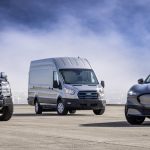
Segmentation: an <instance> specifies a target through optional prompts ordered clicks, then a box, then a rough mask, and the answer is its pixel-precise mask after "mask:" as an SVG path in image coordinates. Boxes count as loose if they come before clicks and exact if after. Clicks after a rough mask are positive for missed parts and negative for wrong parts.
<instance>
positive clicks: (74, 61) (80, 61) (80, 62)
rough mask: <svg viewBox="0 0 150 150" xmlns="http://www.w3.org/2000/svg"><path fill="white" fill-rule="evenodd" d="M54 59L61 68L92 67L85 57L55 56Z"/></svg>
mask: <svg viewBox="0 0 150 150" xmlns="http://www.w3.org/2000/svg"><path fill="white" fill-rule="evenodd" d="M54 60H55V63H56V65H57V67H58V68H59V69H65V68H84V69H91V66H90V63H89V62H88V60H87V59H85V58H80V57H59V58H54Z"/></svg>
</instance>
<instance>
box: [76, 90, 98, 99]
mask: <svg viewBox="0 0 150 150" xmlns="http://www.w3.org/2000/svg"><path fill="white" fill-rule="evenodd" d="M78 97H79V99H98V93H97V91H79V93H78Z"/></svg>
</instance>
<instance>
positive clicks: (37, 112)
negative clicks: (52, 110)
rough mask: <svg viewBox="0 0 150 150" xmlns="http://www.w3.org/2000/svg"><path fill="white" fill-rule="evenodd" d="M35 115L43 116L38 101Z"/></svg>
mask: <svg viewBox="0 0 150 150" xmlns="http://www.w3.org/2000/svg"><path fill="white" fill-rule="evenodd" d="M35 113H36V114H37V115H39V114H42V106H41V105H40V104H39V102H38V101H36V102H35Z"/></svg>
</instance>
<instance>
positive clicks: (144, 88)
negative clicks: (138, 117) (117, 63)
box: [130, 84, 150, 94]
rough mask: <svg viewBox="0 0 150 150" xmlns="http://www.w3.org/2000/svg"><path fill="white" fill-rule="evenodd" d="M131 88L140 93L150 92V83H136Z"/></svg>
mask: <svg viewBox="0 0 150 150" xmlns="http://www.w3.org/2000/svg"><path fill="white" fill-rule="evenodd" d="M130 90H132V91H134V92H136V93H139V94H144V93H150V84H136V85H134V86H132V87H131V89H130Z"/></svg>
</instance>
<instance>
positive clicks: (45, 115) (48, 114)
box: [13, 113, 91, 117]
mask: <svg viewBox="0 0 150 150" xmlns="http://www.w3.org/2000/svg"><path fill="white" fill-rule="evenodd" d="M13 116H14V117H48V116H49V117H50V116H58V117H61V116H60V115H58V114H57V113H44V114H41V115H37V114H34V113H14V114H13ZM75 116H91V115H90V114H89V115H88V114H68V115H66V117H75ZM63 117H65V116H63Z"/></svg>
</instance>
